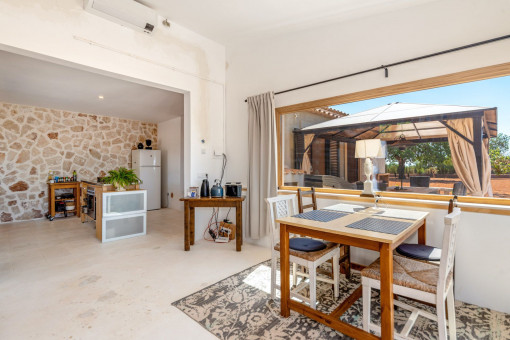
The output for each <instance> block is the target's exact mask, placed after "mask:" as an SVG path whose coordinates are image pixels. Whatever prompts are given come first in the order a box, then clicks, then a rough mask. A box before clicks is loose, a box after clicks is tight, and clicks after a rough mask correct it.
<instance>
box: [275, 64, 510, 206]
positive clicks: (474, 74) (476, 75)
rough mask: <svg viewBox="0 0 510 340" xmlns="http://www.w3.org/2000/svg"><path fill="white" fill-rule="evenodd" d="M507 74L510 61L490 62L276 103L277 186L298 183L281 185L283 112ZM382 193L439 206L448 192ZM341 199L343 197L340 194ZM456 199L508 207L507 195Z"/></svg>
mask: <svg viewBox="0 0 510 340" xmlns="http://www.w3.org/2000/svg"><path fill="white" fill-rule="evenodd" d="M509 75H510V63H504V64H498V65H493V66H486V67H481V68H477V69H473V70H468V71H461V72H456V73H451V74H447V75H442V76H436V77H431V78H425V79H421V80H414V81H410V82H406V83H401V84H396V85H390V86H384V87H379V88H375V89H370V90H364V91H359V92H354V93H349V94H344V95H339V96H335V97H329V98H325V99H319V100H314V101H309V102H304V103H299V104H294V105H289V106H282V107H278V108H276V110H275V114H276V129H277V143H278V145H277V150H278V154H277V157H278V189H279V190H291V191H295V190H297V188H298V187H291V186H283V177H284V173H283V150H282V138H283V136H282V129H281V118H282V116H283V115H285V114H289V113H295V112H298V111H302V110H307V109H313V108H317V107H321V106H331V105H341V104H346V103H352V102H358V101H362V100H368V99H374V98H379V97H385V96H391V95H396V94H402V93H409V92H415V91H421V90H428V89H433V88H439V87H444V86H450V85H457V84H464V83H470V82H474V81H479V80H486V79H492V78H498V77H504V76H509ZM316 190H317V192H318V193H320V194H322V195H321V196H324V195H328V194H329V196H328V197H329V198H333V197H337V196H334V195H332V194H343V195H350V196H349V198H347V199H349V200H354V201H359V200H360V199H361V197H359V195H360V194H361V190H346V189H321V188H316ZM380 194H381V196H382V197H388V198H399V199H406V200H420V201H422V202H421V203H419V202H416V203H414V204H413V203H412V202H411V203H410V202H405V203H406V204H403V203H402V202H400V203H399V202H398V200H396V201H395V202H392V204H401V205H414V206H424V205H423V200H426V201H436V202H437V203H436V204H434V203H429V205H430V207H432V206H434V207H436V208H437V207H438V206H442V205H440V204H439V202H441V201H448V200H449V199H450V198H451V196H450V195H436V194H418V193H397V192H385V191H382V192H381V193H380ZM342 199H346V197H345V196H344V197H343V198H342ZM361 201H367V199H366V198H363V199H361ZM459 202H460V203H468V204H484V205H499V206H509V207H510V199H508V198H494V197H472V196H461V197H459ZM464 210H468V211H475V212H484V213H492V214H502V215H510V210H506V209H505V210H503V209H494V208H490V207H480V206H476V207H475V206H471V207H467V209H466V208H464Z"/></svg>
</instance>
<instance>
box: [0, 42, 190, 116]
mask: <svg viewBox="0 0 510 340" xmlns="http://www.w3.org/2000/svg"><path fill="white" fill-rule="evenodd" d="M99 95H102V96H104V99H102V100H101V99H99V98H98V97H99ZM0 101H4V102H8V103H16V104H23V105H31V106H40V107H46V108H53V109H61V110H67V111H75V112H83V113H92V114H97V115H104V116H115V117H121V118H126V119H135V120H143V121H147V122H153V123H158V122H162V121H165V120H168V119H171V118H173V117H177V116H182V115H183V113H184V96H183V94H181V93H176V92H171V91H166V90H162V89H158V88H154V87H150V86H145V85H140V84H136V83H132V82H129V81H125V80H120V79H115V78H112V77H108V76H104V75H100V74H96V73H92V72H87V71H82V70H78V69H74V68H71V67H67V66H62V65H58V64H54V63H51V62H47V61H41V60H38V59H34V58H29V57H25V56H21V55H18V54H13V53H10V52H5V51H0Z"/></svg>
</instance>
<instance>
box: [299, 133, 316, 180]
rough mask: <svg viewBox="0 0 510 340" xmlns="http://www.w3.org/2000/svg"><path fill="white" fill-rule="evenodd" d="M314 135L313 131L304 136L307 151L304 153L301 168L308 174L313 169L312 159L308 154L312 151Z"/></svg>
mask: <svg viewBox="0 0 510 340" xmlns="http://www.w3.org/2000/svg"><path fill="white" fill-rule="evenodd" d="M314 136H315V135H314V134H313V133H312V134H307V135H305V136H304V140H305V151H304V154H303V162H302V163H301V170H303V171H304V172H305V173H306V174H310V173H311V171H312V162H311V161H310V156H308V155H309V151H310V148H311V144H312V142H313V137H314Z"/></svg>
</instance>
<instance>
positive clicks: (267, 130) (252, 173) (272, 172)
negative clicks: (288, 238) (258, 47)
mask: <svg viewBox="0 0 510 340" xmlns="http://www.w3.org/2000/svg"><path fill="white" fill-rule="evenodd" d="M248 143H249V150H248V151H249V156H248V157H249V169H248V202H247V207H248V209H247V210H248V211H247V221H248V224H249V225H248V236H249V237H250V238H252V239H254V240H258V239H260V238H263V237H264V236H266V235H267V234H268V232H269V223H268V222H269V216H268V214H267V207H266V203H265V201H264V199H265V198H267V197H274V196H276V193H277V182H276V180H277V177H276V173H277V170H276V168H277V165H276V118H275V106H274V93H273V92H268V93H264V94H261V95H258V96H253V97H249V98H248Z"/></svg>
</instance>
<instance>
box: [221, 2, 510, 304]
mask: <svg viewBox="0 0 510 340" xmlns="http://www.w3.org/2000/svg"><path fill="white" fill-rule="evenodd" d="M509 12H510V2H508V1H506V0H493V1H490V2H487V1H478V0H444V1H433V2H430V3H427V4H425V5H420V6H416V7H409V8H407V9H403V10H401V11H396V12H391V13H385V14H384V15H379V16H373V17H369V18H363V19H359V20H355V21H350V22H342V23H339V24H337V25H333V26H326V27H322V28H317V29H313V30H307V31H303V32H299V33H295V34H288V35H285V36H275V37H273V38H272V39H270V40H266V41H261V42H253V41H251V42H249V43H246V44H238V45H232V46H228V47H227V61H228V69H227V84H228V87H227V119H226V124H227V131H228V134H227V135H226V139H227V143H226V145H227V147H226V150H227V154H228V156H229V159H230V166H229V167H228V168H227V178H237V179H239V180H242V181H243V182H244V183H246V182H247V178H248V140H247V135H248V133H247V127H248V123H247V122H248V120H247V114H248V112H247V105H246V103H245V102H244V99H245V98H246V97H248V96H251V95H256V94H259V93H263V92H267V91H275V92H276V91H280V90H286V89H289V88H293V87H296V86H300V85H305V84H308V83H312V82H316V81H321V80H325V79H330V78H333V77H336V76H341V75H344V74H348V73H352V72H356V71H361V70H364V69H367V68H372V67H376V66H379V65H383V64H388V63H392V62H396V61H400V60H404V59H408V58H413V57H418V56H421V55H424V54H429V53H433V52H437V51H441V50H445V49H449V48H453V47H457V46H461V45H465V44H469V43H474V42H478V41H481V40H486V39H490V38H494V37H498V36H503V35H506V34H508V27H509V26H508V14H509ZM504 62H510V40H505V41H501V42H497V43H493V44H490V45H485V46H481V47H477V48H474V49H469V50H464V51H460V52H456V53H452V54H449V55H444V56H440V57H435V58H431V59H427V60H422V61H419V62H414V63H411V64H406V65H402V66H398V67H393V68H390V70H389V74H390V76H389V78H385V77H384V73H383V72H382V71H380V72H372V73H368V74H365V75H362V76H357V77H353V78H347V79H343V80H339V81H336V82H331V83H327V84H324V85H320V86H315V87H312V88H308V89H304V90H299V91H294V92H289V93H286V94H282V95H277V96H276V104H277V107H279V106H285V105H290V104H296V103H301V102H306V101H310V100H314V99H321V98H326V97H331V96H336V95H341V94H347V93H352V92H356V91H361V90H366V89H371V88H377V87H382V86H387V85H392V84H397V83H403V82H407V81H412V80H419V79H424V78H428V77H433V76H438V75H444V74H449V73H453V72H458V71H463V70H469V69H474V68H478V67H483V66H488V65H495V64H499V63H504ZM248 190H249V188H248ZM321 204H322V203H321ZM438 216H439V215H437V214H436V213H434V214H433V215H432V216H431V220H432V219H433V220H434V221H436V220H437V219H438V218H439V217H438ZM482 221H483V222H482ZM432 225H433V226H432V227H430V229H429V230H430V232H429V240H428V241H429V242H432V243H436V241H437V240H438V239H439V237H440V230H437V231H433V230H434V229H436V228H439V227H434V223H432ZM508 225H510V218H509V217H508V216H498V215H488V214H473V213H469V214H465V216H464V217H463V223H462V233H461V234H460V235H459V253H458V258H457V276H456V292H457V298H458V299H460V300H463V301H467V302H472V303H476V304H479V305H481V306H488V307H492V308H494V309H496V310H502V311H506V312H510V303H508V290H506V286H507V283H508V282H509V281H510V268H509V265H508V263H507V259H508V258H509V256H508V255H509V254H508V252H507V251H506V250H505V252H506V254H501V253H500V252H501V251H502V250H501V249H508V245H507V241H508V239H510V229H509V228H508ZM504 226H506V227H507V228H504ZM246 240H247V242H258V243H262V244H267V240H258V241H257V240H249V239H246ZM503 255H506V256H503ZM368 259H369V258H368V257H367V258H365V257H363V255H362V254H360V253H358V252H356V253H355V255H354V261H360V262H366V261H367V260H368ZM486 261H488V262H486ZM494 266H495V267H496V268H497V269H492V268H493V267H494ZM502 297H504V298H506V301H504V300H505V299H503V298H502ZM505 302H506V303H505Z"/></svg>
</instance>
